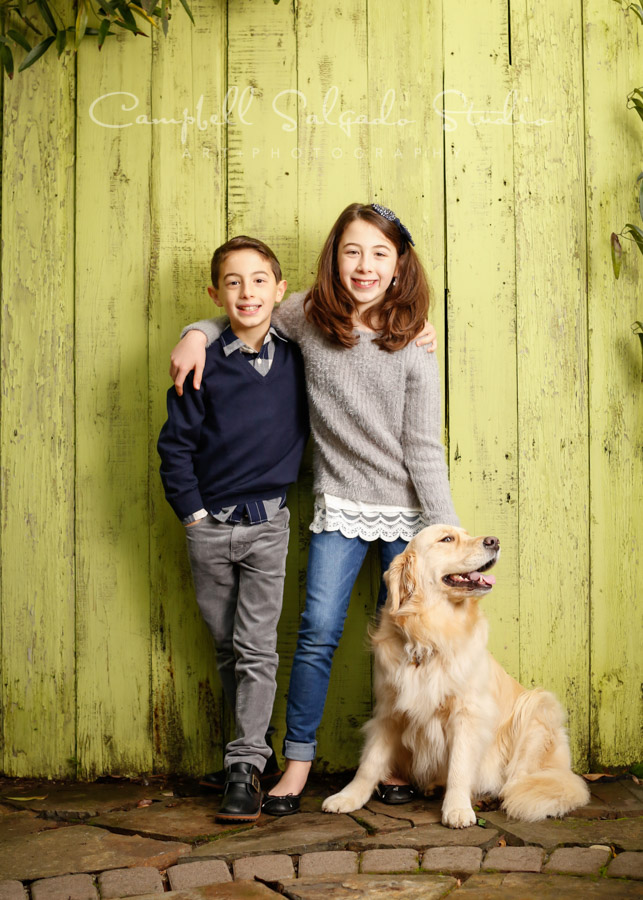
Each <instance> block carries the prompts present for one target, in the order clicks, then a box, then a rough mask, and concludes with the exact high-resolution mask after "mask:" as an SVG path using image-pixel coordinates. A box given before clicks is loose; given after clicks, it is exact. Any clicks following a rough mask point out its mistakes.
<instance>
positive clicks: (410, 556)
mask: <svg viewBox="0 0 643 900" xmlns="http://www.w3.org/2000/svg"><path fill="white" fill-rule="evenodd" d="M384 580H385V581H386V586H387V588H388V599H387V601H386V605H387V607H388V610H389V612H392V613H396V612H398V611H399V610H400V609H401V608H402V607H403V606H404V604H405V603H408V601H409V600H411V598H412V597H413V596H415V595H416V594H417V592H418V583H417V554H416V553H415V551H413V550H405V551H404V553H400V554H399V556H396V557H395V559H394V560H393V562H392V563H391V565H390V566H389V568H388V571H387V572H386V574H385V575H384Z"/></svg>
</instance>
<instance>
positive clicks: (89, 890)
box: [0, 778, 643, 900]
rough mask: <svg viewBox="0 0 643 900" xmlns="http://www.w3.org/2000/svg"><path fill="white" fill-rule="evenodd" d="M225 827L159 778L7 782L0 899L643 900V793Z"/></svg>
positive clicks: (422, 804) (1, 784)
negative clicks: (569, 808) (457, 817)
mask: <svg viewBox="0 0 643 900" xmlns="http://www.w3.org/2000/svg"><path fill="white" fill-rule="evenodd" d="M339 786H340V785H339V784H337V783H332V784H331V783H330V782H328V781H327V782H317V783H315V784H314V785H313V786H312V787H311V788H310V789H309V790H308V792H307V794H306V795H305V797H304V799H303V801H302V808H303V811H302V813H300V814H299V815H295V816H290V817H287V818H282V819H274V818H272V817H270V816H262V817H261V818H260V819H259V821H258V823H257V824H256V825H253V826H233V827H231V826H229V825H227V826H222V825H217V824H216V823H215V821H214V814H215V812H216V808H217V804H218V799H217V797H216V796H215V795H213V794H210V793H208V792H207V789H205V788H200V787H198V786H197V785H196V784H195V783H194V782H186V781H180V780H173V779H161V778H154V779H150V780H149V781H148V782H143V781H131V782H130V781H125V780H123V781H120V780H110V781H105V782H98V783H95V784H84V785H83V784H62V783H55V782H46V781H45V782H37V781H25V780H20V781H17V780H9V779H0V900H115V898H120V897H136V898H138V900H161V897H163V898H169V897H171V898H176V900H210V898H211V900H224V898H225V900H270V898H272V900H274V898H276V897H277V896H279V895H282V896H284V897H286V898H290V900H325V898H326V900H328V898H331V900H344V898H351V900H353V898H355V900H359V898H362V897H368V898H382V900H388V898H399V900H415V898H418V900H419V898H422V900H432V898H436V900H437V898H441V897H446V896H447V895H449V896H450V897H451V896H453V897H456V898H457V897H459V896H460V895H462V900H468V898H480V900H505V898H506V900H522V898H524V900H532V898H534V900H538V898H541V897H542V898H549V897H552V898H553V897H556V898H564V897H571V898H574V897H578V898H582V900H591V898H594V897H597V898H599V897H615V898H630V897H643V786H639V785H638V784H636V783H635V782H634V781H633V780H631V779H628V778H622V779H620V780H617V781H611V782H594V783H593V784H592V785H591V789H592V800H591V803H590V805H589V806H588V807H585V808H584V809H582V810H578V811H577V812H576V814H575V815H571V816H568V817H566V818H565V819H561V820H547V821H546V822H540V823H537V824H534V825H526V824H524V823H517V822H512V821H509V820H508V819H507V818H506V816H505V815H504V814H503V813H502V812H500V811H498V810H490V809H484V807H482V808H481V810H480V812H479V819H478V824H477V825H475V826H473V827H471V828H467V829H464V830H460V831H453V830H450V829H448V828H444V827H443V826H442V825H441V824H440V801H439V799H425V800H417V801H414V802H413V803H410V804H407V805H404V806H398V807H391V806H385V805H383V804H382V803H379V802H376V801H372V802H370V803H369V804H367V806H366V807H364V809H361V810H358V811H357V812H355V813H353V814H351V815H341V816H334V815H326V814H324V813H322V812H321V809H320V808H321V801H322V799H323V797H324V796H326V795H327V794H329V793H331V792H333V791H334V790H336V789H337V788H338V787H339Z"/></svg>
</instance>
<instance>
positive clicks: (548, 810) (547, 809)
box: [502, 769, 589, 822]
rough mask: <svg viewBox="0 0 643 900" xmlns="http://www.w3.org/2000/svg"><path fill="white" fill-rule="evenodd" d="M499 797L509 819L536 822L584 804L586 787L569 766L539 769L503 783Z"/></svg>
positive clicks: (587, 795)
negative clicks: (539, 770)
mask: <svg viewBox="0 0 643 900" xmlns="http://www.w3.org/2000/svg"><path fill="white" fill-rule="evenodd" d="M502 796H503V804H502V805H503V807H504V809H505V810H506V812H507V815H508V816H509V818H511V819H521V820H522V821H523V822H538V821H539V820H540V819H546V818H547V816H564V815H566V814H567V813H568V812H570V811H571V810H573V809H577V808H578V807H579V806H584V805H585V804H586V803H587V802H588V800H589V788H588V787H587V785H586V784H585V782H584V781H583V779H582V778H580V777H579V776H578V775H574V773H573V772H572V771H571V769H543V770H542V771H541V772H537V773H534V774H532V775H525V776H523V777H522V778H520V779H519V780H517V781H514V782H510V783H509V784H506V785H505V788H504V790H503V792H502Z"/></svg>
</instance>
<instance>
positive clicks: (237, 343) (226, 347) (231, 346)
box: [219, 325, 287, 356]
mask: <svg viewBox="0 0 643 900" xmlns="http://www.w3.org/2000/svg"><path fill="white" fill-rule="evenodd" d="M273 337H276V338H279V340H280V341H283V342H284V343H287V340H286V338H285V337H283V335H281V334H279V332H278V331H277V329H276V328H275V327H274V325H271V326H270V328H269V329H268V333H267V334H266V336H265V338H264V339H263V343H264V344H269V343H270V341H271V340H272V339H273ZM219 340H220V341H221V345H222V346H223V352H224V353H225V355H226V356H230V354H231V353H234V351H235V350H241V348H242V347H244V348H246V349H247V350H250V351H251V352H252V353H256V350H254V349H253V348H252V347H248V345H247V344H246V342H245V341H242V340H241V338H238V337H237V336H236V334H235V333H234V331H233V330H232V328H231V326H230V325H228V327H227V328H226V329H225V331H223V332H222V334H221V337H220V338H219Z"/></svg>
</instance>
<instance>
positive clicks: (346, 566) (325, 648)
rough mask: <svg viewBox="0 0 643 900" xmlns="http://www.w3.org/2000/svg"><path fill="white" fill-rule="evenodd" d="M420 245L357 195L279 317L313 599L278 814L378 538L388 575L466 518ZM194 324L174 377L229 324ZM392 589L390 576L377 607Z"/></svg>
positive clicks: (300, 645) (268, 805)
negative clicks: (293, 365) (304, 449)
mask: <svg viewBox="0 0 643 900" xmlns="http://www.w3.org/2000/svg"><path fill="white" fill-rule="evenodd" d="M413 247H414V243H413V240H412V238H411V235H410V233H409V232H408V230H407V229H406V228H405V227H404V225H402V223H401V222H400V220H399V219H398V218H397V216H395V214H394V213H392V212H391V211H390V210H388V209H386V208H384V207H381V206H378V205H377V204H373V205H362V204H359V203H353V204H351V205H350V206H348V207H347V208H346V209H345V210H344V211H343V212H342V213H341V215H340V216H339V218H338V219H337V221H336V222H335V224H334V225H333V227H332V229H331V232H330V234H329V236H328V239H327V240H326V243H325V244H324V247H323V249H322V252H321V255H320V258H319V264H318V271H317V277H316V280H315V283H314V285H313V287H312V288H311V289H310V290H309V291H308V292H303V293H300V294H293V295H292V297H291V298H290V299H289V300H288V301H286V303H285V304H284V305H282V306H281V307H280V308H279V309H277V310H275V313H274V317H273V321H274V324H275V325H277V327H278V328H279V329H280V330H281V331H282V332H283V333H284V334H285V335H286V337H288V338H291V339H292V340H295V341H297V343H298V344H299V346H300V348H301V351H302V355H303V359H304V366H305V372H306V386H307V392H308V404H309V410H310V423H311V430H312V434H313V439H314V462H313V472H314V485H313V487H314V491H315V510H314V516H313V521H312V524H311V525H310V530H311V531H312V536H311V542H310V552H309V557H308V575H307V594H306V608H305V611H304V613H303V615H302V619H301V624H300V630H299V637H298V642H297V649H296V651H295V656H294V660H293V666H292V671H291V676H290V687H289V693H288V706H287V713H286V724H287V732H286V739H285V741H284V755H285V757H286V770H285V772H284V774H283V776H282V778H281V780H280V781H279V782H278V784H277V785H275V787H274V788H273V789H272V790H271V792H270V794H269V795H268V796H267V797H266V799H265V801H264V807H263V808H264V812H267V813H271V814H272V815H289V814H290V813H293V812H297V810H298V809H299V800H300V797H301V794H302V791H303V789H304V786H305V784H306V780H307V778H308V773H309V771H310V767H311V765H312V760H313V759H314V757H315V748H316V740H315V734H316V730H317V727H318V725H319V723H320V721H321V718H322V713H323V710H324V704H325V702H326V692H327V689H328V681H329V677H330V668H331V663H332V658H333V654H334V652H335V649H336V647H337V644H338V643H339V639H340V637H341V634H342V631H343V627H344V620H345V618H346V613H347V609H348V602H349V599H350V595H351V591H352V588H353V585H354V583H355V580H356V578H357V575H358V573H359V570H360V568H361V566H362V563H363V561H364V557H365V556H366V553H367V550H368V547H369V544H370V543H371V542H373V541H379V550H380V558H381V567H382V573H384V572H385V571H386V569H387V568H388V566H389V564H390V563H391V561H392V559H393V557H394V556H396V555H397V554H398V553H401V552H402V551H403V550H404V549H405V547H406V544H407V542H408V541H409V540H410V539H411V538H412V537H413V536H414V535H415V534H417V533H418V532H419V531H420V530H421V529H422V528H424V527H425V526H426V525H431V524H434V523H438V522H439V523H446V524H454V525H457V524H459V523H458V518H457V516H456V513H455V511H454V508H453V503H452V500H451V494H450V490H449V483H448V479H447V470H446V465H445V461H444V449H443V447H442V444H441V441H440V410H439V404H440V384H439V374H438V365H437V361H436V359H435V356H434V355H433V354H427V353H426V352H425V351H423V350H420V349H418V347H417V346H416V345H415V344H414V343H413V339H414V338H416V337H417V336H418V334H419V333H420V332H421V331H422V327H423V325H425V324H426V316H427V312H428V307H429V290H428V286H427V282H426V277H425V275H424V271H423V269H422V265H421V263H420V261H419V259H418V257H417V255H416V253H415V250H414V249H413ZM249 299H251V300H252V299H254V298H249ZM191 327H192V328H196V329H198V331H190V332H189V333H188V334H187V335H186V336H185V337H184V338H183V340H182V341H181V343H180V344H179V345H178V346H177V347H176V348H175V350H174V352H173V355H172V368H171V373H172V376H173V377H175V380H176V382H177V385H178V384H179V382H180V384H182V382H183V379H184V378H185V374H186V373H187V372H188V371H189V370H190V369H192V368H193V367H194V366H195V363H197V364H199V360H200V358H201V356H202V355H203V352H204V351H203V347H204V345H205V340H204V337H203V334H202V333H201V332H204V333H205V334H206V336H207V340H208V343H210V342H211V341H212V340H214V339H215V337H216V336H218V334H219V333H220V331H221V326H220V324H219V322H218V321H217V320H207V321H206V322H200V323H197V325H196V326H191ZM431 331H433V329H431ZM197 347H198V348H199V350H198V351H197V350H196V349H195V348H197ZM197 386H198V385H197V377H196V376H195V387H197ZM385 599H386V587H385V584H384V582H383V581H382V583H381V585H380V591H379V597H378V601H377V604H378V608H379V606H381V605H382V604H383V603H384V600H385ZM395 780H396V779H394V778H392V779H391V781H392V782H393V781H395ZM379 790H380V796H381V799H383V800H384V801H385V802H389V803H400V802H406V801H407V800H410V799H411V797H412V796H413V793H412V789H411V788H410V787H409V786H408V785H399V784H398V785H396V784H385V785H380V788H379Z"/></svg>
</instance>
